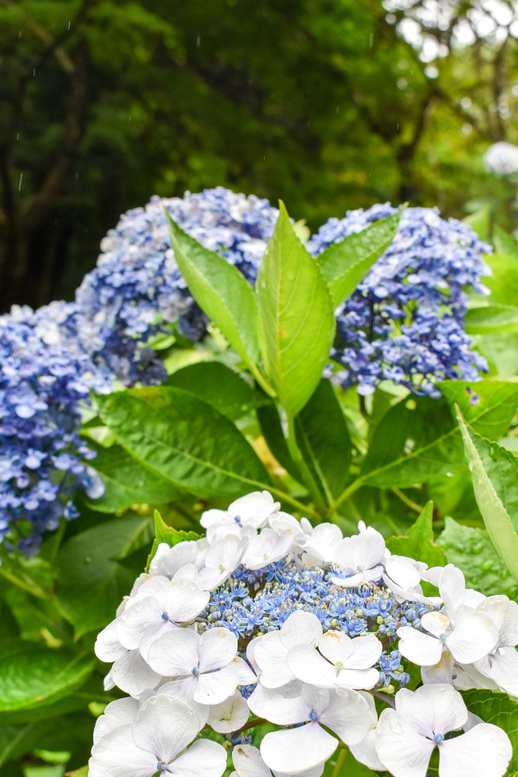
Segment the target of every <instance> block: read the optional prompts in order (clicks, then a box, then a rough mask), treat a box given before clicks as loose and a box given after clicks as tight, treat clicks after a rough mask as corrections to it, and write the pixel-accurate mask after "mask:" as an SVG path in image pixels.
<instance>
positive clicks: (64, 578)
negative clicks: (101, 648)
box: [57, 517, 153, 638]
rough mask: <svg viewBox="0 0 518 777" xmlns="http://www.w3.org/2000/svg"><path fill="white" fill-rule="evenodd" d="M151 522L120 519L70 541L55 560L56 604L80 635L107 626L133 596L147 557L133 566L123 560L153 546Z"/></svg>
mask: <svg viewBox="0 0 518 777" xmlns="http://www.w3.org/2000/svg"><path fill="white" fill-rule="evenodd" d="M152 536H153V532H152V523H151V520H150V519H149V518H142V517H130V518H119V519H116V520H114V521H110V522H109V523H104V524H101V525H100V526H95V527H94V528H93V529H88V530H87V531H85V532H82V533H81V534H77V535H76V536H75V537H72V539H70V540H69V541H68V542H67V543H66V544H65V545H64V547H63V549H62V551H61V553H60V555H59V557H58V562H57V573H58V579H59V582H60V587H59V590H58V593H57V603H58V606H59V608H60V610H61V612H62V613H63V615H64V616H65V617H66V618H67V619H68V620H69V621H70V623H72V624H73V626H74V628H75V633H76V637H77V638H79V637H80V636H81V635H83V634H85V633H87V632H88V631H95V630H100V629H101V628H104V626H106V624H107V623H109V621H110V620H112V618H113V616H114V613H115V609H116V608H117V606H118V605H119V603H120V601H121V599H122V597H123V596H124V595H125V594H127V593H129V591H130V590H131V587H132V585H133V582H134V580H135V577H136V575H137V574H138V572H139V570H140V569H142V567H143V566H144V563H145V556H144V558H143V559H142V560H138V563H137V564H135V565H133V566H127V565H126V563H124V559H125V558H126V557H127V556H129V555H130V554H132V553H133V552H134V551H135V550H137V549H139V548H142V547H143V546H145V545H148V543H151V539H152Z"/></svg>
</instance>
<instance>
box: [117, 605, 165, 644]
mask: <svg viewBox="0 0 518 777" xmlns="http://www.w3.org/2000/svg"><path fill="white" fill-rule="evenodd" d="M162 612H163V610H162V609H161V607H160V604H159V602H158V601H157V600H156V599H155V598H154V597H152V596H146V598H145V599H141V600H140V601H138V602H136V603H135V605H134V606H133V607H130V608H128V609H126V610H125V611H124V612H123V613H122V615H121V616H120V618H119V619H118V622H117V634H118V636H119V639H120V641H121V644H122V645H124V647H125V648H127V649H128V650H136V649H137V648H138V647H139V646H140V641H141V639H142V638H143V637H145V636H147V635H149V634H151V635H156V636H158V634H157V632H160V630H162V629H161V627H163V626H164V620H163V619H162V617H161V616H162Z"/></svg>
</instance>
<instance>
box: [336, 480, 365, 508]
mask: <svg viewBox="0 0 518 777" xmlns="http://www.w3.org/2000/svg"><path fill="white" fill-rule="evenodd" d="M362 485H363V483H362V481H361V478H358V480H353V482H352V483H350V484H349V485H348V486H347V488H346V489H345V491H342V493H341V494H340V496H339V497H338V499H336V501H335V502H334V504H333V505H331V509H332V510H333V511H335V510H336V509H337V507H339V506H340V505H341V504H342V502H345V500H346V499H349V497H350V496H352V495H353V494H354V492H355V491H358V489H359V488H361V486H362Z"/></svg>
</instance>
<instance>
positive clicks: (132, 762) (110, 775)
mask: <svg viewBox="0 0 518 777" xmlns="http://www.w3.org/2000/svg"><path fill="white" fill-rule="evenodd" d="M132 732H133V726H119V728H116V729H113V731H110V732H109V733H108V734H107V735H106V736H105V737H103V738H102V739H101V740H99V742H97V744H95V745H94V746H93V748H92V757H91V758H90V761H89V763H88V774H89V777H152V776H153V775H154V774H155V772H156V764H157V759H156V756H154V755H153V754H152V753H149V752H146V751H144V750H141V748H140V747H138V746H137V745H136V744H135V742H134V740H133V736H132Z"/></svg>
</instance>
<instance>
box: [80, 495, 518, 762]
mask: <svg viewBox="0 0 518 777" xmlns="http://www.w3.org/2000/svg"><path fill="white" fill-rule="evenodd" d="M279 508H280V505H279V504H278V503H276V502H274V501H273V498H272V497H271V495H270V494H269V493H267V492H265V491H263V492H262V493H260V492H256V493H252V494H249V495H248V496H245V497H242V498H241V499H238V500H236V501H235V502H233V503H232V504H231V505H230V506H229V508H228V510H227V511H223V510H215V509H213V510H208V511H207V512H205V513H204V515H203V517H202V521H201V523H202V525H203V526H204V527H205V529H206V537H204V538H202V539H199V540H196V541H188V542H180V543H179V544H177V545H175V546H174V547H172V548H170V547H169V546H168V545H165V544H161V545H159V547H158V551H157V553H156V555H155V557H154V558H153V560H152V562H151V564H150V569H149V573H146V574H142V575H140V577H139V578H138V579H137V580H136V582H135V585H134V587H133V590H132V591H131V594H130V595H129V596H128V597H126V598H125V599H124V601H123V602H122V604H121V605H120V607H119V609H118V611H117V616H116V618H115V620H114V621H113V622H112V623H110V624H109V625H108V626H107V627H106V628H105V629H104V630H103V631H102V632H101V633H100V634H99V637H98V639H97V642H96V654H97V656H98V657H99V658H100V659H101V660H103V661H108V662H113V665H112V668H111V670H110V672H109V674H108V675H107V677H106V681H105V687H106V689H110V688H113V687H114V686H118V687H119V688H120V689H121V690H123V691H124V692H125V693H127V694H129V697H128V698H123V699H119V700H117V701H113V702H111V703H110V704H108V706H107V707H106V710H105V713H104V714H103V715H102V716H101V717H100V718H99V720H98V721H97V723H96V727H95V732H94V746H93V749H92V757H91V759H90V763H89V775H90V777H127V776H128V775H131V777H152V775H154V774H156V773H157V772H158V773H160V774H162V773H164V774H174V775H176V776H177V777H193V775H199V776H200V777H221V775H222V774H223V772H224V771H225V769H226V765H227V750H230V749H232V760H233V766H234V770H235V771H234V772H233V773H232V776H233V777H251V776H253V777H271V774H272V772H273V775H275V777H282V776H283V775H301V777H320V775H321V774H322V772H323V770H324V766H325V764H326V762H327V761H328V760H329V759H330V758H331V756H333V754H334V753H335V751H336V749H337V748H338V747H343V746H348V748H349V749H350V751H351V752H352V754H353V755H354V757H355V758H356V759H357V760H358V761H359V762H361V763H363V764H365V765H366V766H368V767H369V768H370V769H373V770H375V771H376V770H381V771H389V772H390V773H391V774H393V775H395V777H426V774H427V771H428V764H429V761H430V757H431V755H432V752H433V751H434V750H435V748H438V750H439V777H459V776H460V775H468V774H469V775H470V777H502V776H503V775H504V774H505V772H506V769H507V766H508V764H509V761H510V759H511V757H512V747H511V743H510V740H509V738H508V736H507V734H506V733H505V732H504V731H503V730H502V729H500V728H499V727H497V726H494V725H490V724H487V723H484V722H482V721H481V720H480V719H479V718H476V717H475V716H474V715H472V714H471V713H469V712H468V710H467V708H466V705H465V703H464V700H463V697H462V695H461V693H460V692H459V690H457V689H466V688H473V687H474V688H498V689H502V690H505V691H507V692H508V693H511V694H513V695H518V660H517V653H516V650H515V645H516V644H517V643H518V605H517V604H516V603H514V602H511V601H509V599H507V597H505V596H491V597H488V598H486V597H484V596H483V595H482V594H479V593H477V592H475V591H472V590H466V588H465V585H464V578H463V575H462V573H461V572H460V570H458V569H456V568H455V567H453V565H451V564H449V565H447V566H446V567H444V568H433V569H428V568H427V565H426V564H424V563H421V562H418V561H414V560H413V559H410V558H406V557H402V556H395V555H391V554H390V552H389V551H388V550H387V548H386V546H385V542H384V540H383V537H382V536H381V535H380V534H379V533H378V532H377V531H375V530H374V529H372V528H366V527H365V525H364V524H363V523H360V527H359V528H360V531H359V534H357V535H355V536H353V537H346V538H344V537H343V536H342V534H341V532H340V530H339V528H338V527H337V526H335V525H332V524H325V523H324V524H320V525H318V526H316V527H315V528H313V527H312V526H311V524H310V523H309V521H308V520H307V519H305V518H303V519H302V520H301V521H300V522H299V521H298V520H297V519H295V518H294V517H293V516H291V515H288V514H286V513H283V512H281V511H280V509H279ZM423 580H426V581H427V582H431V583H433V584H434V585H437V587H438V589H439V590H438V592H439V596H437V597H431V598H427V597H426V596H424V594H423V591H422V588H421V581H423ZM401 656H403V657H404V658H405V659H407V660H408V661H409V662H411V663H413V664H415V665H417V666H420V667H422V669H421V672H422V681H423V685H421V687H419V688H417V690H415V691H410V690H408V689H407V688H404V687H402V686H403V685H404V684H406V682H408V681H409V679H410V677H409V675H408V673H407V671H406V670H405V666H404V665H403V664H401ZM408 668H409V669H410V668H411V667H410V665H409V666H408ZM391 682H398V683H399V684H400V690H398V691H397V692H395V688H394V687H393V685H392V684H391ZM375 698H376V700H377V704H375ZM380 710H381V712H380ZM266 723H268V724H269V725H263V724H266ZM271 724H274V726H275V727H276V728H275V730H272V725H271ZM204 731H205V732H208V733H209V736H210V737H211V738H204V737H203V733H204ZM212 732H217V733H218V734H220V735H221V736H222V738H223V740H224V741H225V745H226V748H225V747H223V746H222V745H221V744H218V743H217V742H215V741H214V734H213V733H212ZM252 732H253V733H254V736H255V741H256V744H258V745H259V748H257V747H254V746H252V744H251V743H252Z"/></svg>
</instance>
